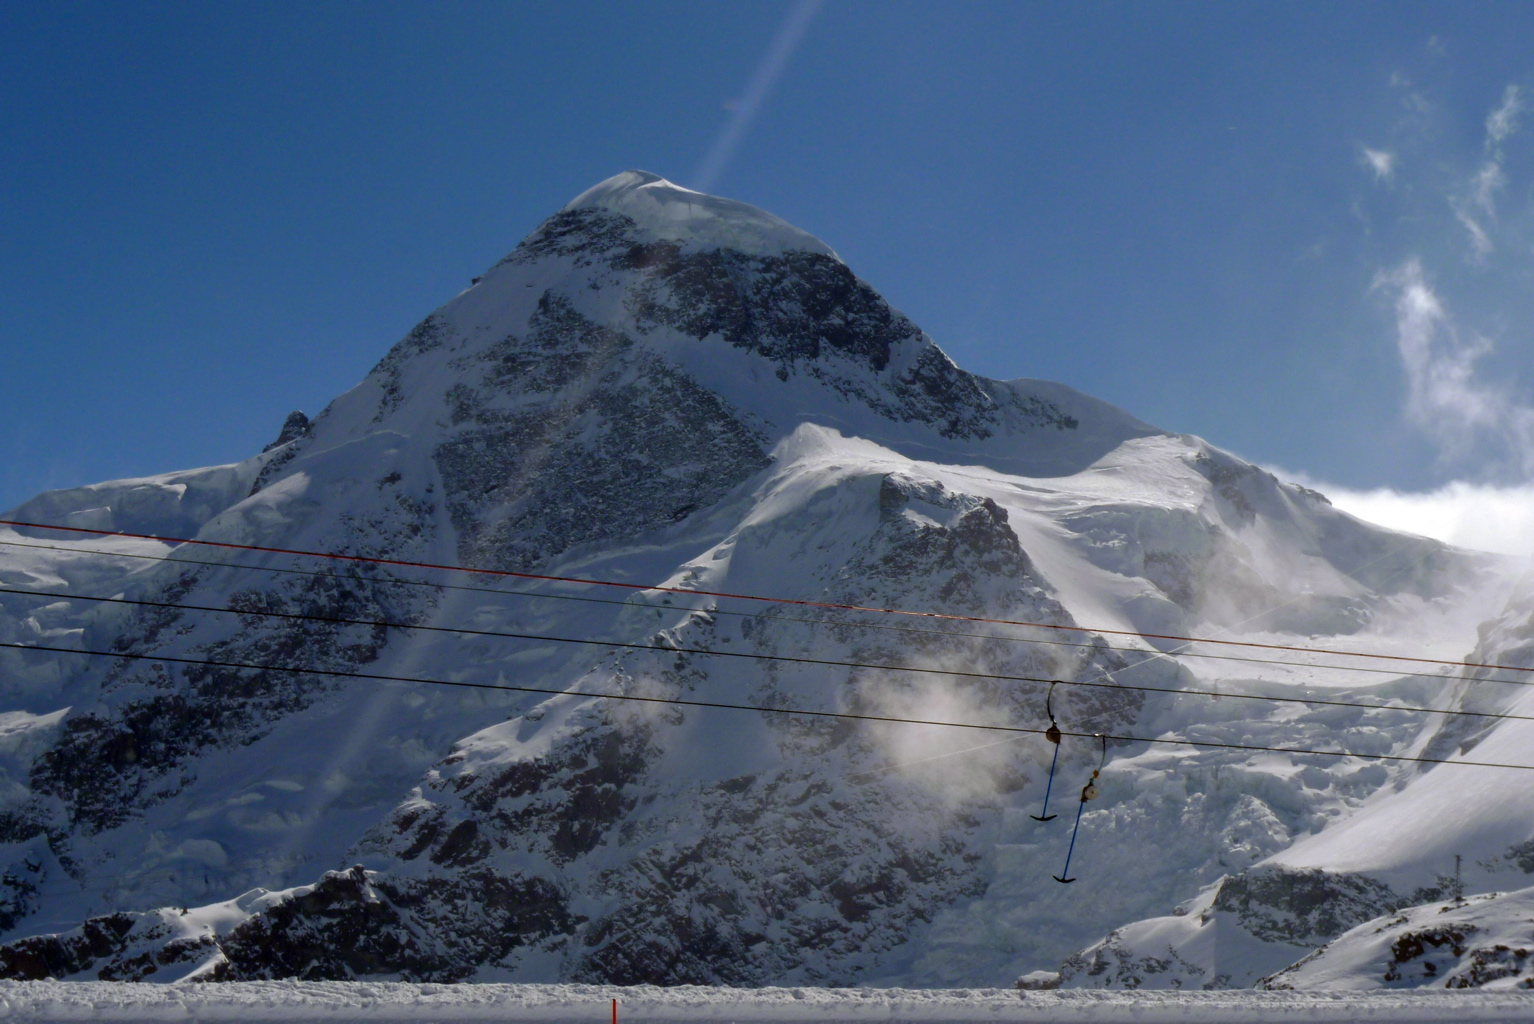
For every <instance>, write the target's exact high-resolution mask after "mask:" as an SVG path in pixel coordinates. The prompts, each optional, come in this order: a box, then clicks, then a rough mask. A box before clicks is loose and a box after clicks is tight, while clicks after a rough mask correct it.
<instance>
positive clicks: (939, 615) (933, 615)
mask: <svg viewBox="0 0 1534 1024" xmlns="http://www.w3.org/2000/svg"><path fill="white" fill-rule="evenodd" d="M0 526H21V527H27V528H29V529H34V530H58V531H61V532H64V533H88V534H91V535H92V536H98V537H127V538H129V539H132V540H157V541H159V542H161V543H162V544H198V545H201V546H203V547H210V548H226V549H229V550H232V551H259V552H264V553H266V554H272V555H299V556H301V557H305V558H329V559H333V560H335V561H341V562H364V563H367V564H369V565H395V566H400V567H402V568H407V569H442V570H446V571H448V572H465V573H470V574H471V575H482V576H506V577H512V578H515V579H521V580H540V581H542V582H545V583H580V584H584V585H585V586H591V587H619V588H622V589H624V590H654V591H660V592H661V593H667V594H689V595H694V596H699V597H722V598H727V599H730V600H734V601H763V602H767V603H770V604H787V605H797V606H799V607H802V608H828V609H832V610H835V611H844V612H877V613H879V614H882V615H909V616H913V617H916V618H924V619H944V620H947V621H950V622H984V623H988V624H990V625H996V626H1027V627H1031V628H1034V629H1059V630H1069V631H1071V632H1076V633H1098V634H1102V633H1107V634H1112V635H1115V636H1137V637H1140V638H1142V639H1146V640H1176V641H1178V642H1182V643H1190V644H1222V645H1224V646H1228V647H1255V648H1260V649H1262V650H1268V651H1291V652H1295V653H1299V654H1335V655H1337V656H1338V657H1346V658H1378V659H1381V660H1384V661H1409V662H1413V663H1416V664H1422V665H1453V666H1454V667H1456V668H1459V667H1463V668H1488V669H1500V670H1502V671H1505V672H1534V668H1524V667H1523V666H1520V665H1492V664H1486V663H1484V662H1477V661H1449V660H1447V659H1444V658H1414V657H1411V656H1409V655H1405V654H1370V653H1368V652H1366V651H1346V650H1335V649H1333V648H1329V647H1296V646H1290V645H1288V644H1262V643H1257V642H1255V641H1251V640H1214V639H1204V638H1200V637H1196V636H1177V635H1174V634H1170V633H1140V632H1137V631H1135V630H1132V629H1093V628H1091V627H1088V626H1060V625H1055V624H1052V623H1047V622H1023V621H1019V620H1017V619H990V618H986V617H984V616H980V615H950V614H947V613H944V612H912V611H906V610H904V609H901V608H872V607H869V606H867V605H860V604H837V603H834V602H831V601H803V600H799V599H796V598H791V597H761V596H759V595H757V594H733V593H730V592H728V591H721V590H690V589H688V588H686V587H661V586H650V585H648V584H644V583H621V582H619V581H617V580H583V579H579V578H577V577H574V576H548V575H544V574H541V573H533V572H516V571H514V570H511V569H470V568H467V567H465V566H461V565H443V564H441V563H438V562H411V561H406V560H404V559H399V558H375V557H371V556H368V555H342V554H336V553H335V552H330V551H305V550H303V549H301V548H274V547H265V546H263V545H259V544H235V543H232V542H230V541H218V540H196V539H194V538H191V537H161V536H158V535H156V534H153V533H129V532H127V531H125V530H93V529H90V528H88V527H84V526H54V525H52V524H50V523H27V522H21V521H18V520H14V519H0Z"/></svg>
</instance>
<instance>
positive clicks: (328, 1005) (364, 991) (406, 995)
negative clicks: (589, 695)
mask: <svg viewBox="0 0 1534 1024" xmlns="http://www.w3.org/2000/svg"><path fill="white" fill-rule="evenodd" d="M614 999H616V1000H618V1011H619V1019H620V1020H624V1021H630V1020H634V1021H654V1022H661V1021H677V1022H682V1021H717V1020H721V1019H728V1020H733V1021H785V1022H786V1021H932V1022H934V1024H935V1022H954V1024H959V1022H970V1021H1017V1022H1020V1024H1021V1022H1040V1024H1045V1022H1050V1024H1052V1022H1064V1021H1082V1022H1085V1021H1098V1022H1117V1021H1145V1022H1149V1024H1158V1022H1162V1021H1165V1022H1183V1021H1188V1022H1193V1024H1198V1022H1202V1021H1221V1022H1227V1024H1247V1022H1254V1024H1255V1022H1263V1021H1286V1020H1304V1021H1315V1022H1321V1024H1325V1022H1332V1021H1337V1022H1343V1021H1348V1022H1351V1021H1374V1022H1379V1024H1389V1022H1397V1021H1399V1022H1408V1021H1410V1022H1418V1024H1430V1022H1438V1021H1444V1022H1447V1021H1517V1020H1526V1019H1527V1018H1528V1014H1529V1012H1530V1009H1531V1008H1534V995H1530V994H1527V993H1512V992H1452V993H1448V992H1411V993H1400V992H1392V993H1390V995H1389V998H1381V997H1380V996H1379V995H1375V994H1368V993H1326V994H1324V995H1322V994H1310V993H1301V992H1179V993H1132V994H1126V993H1099V992H1043V993H1020V992H1018V991H1016V990H1012V989H960V990H939V991H933V990H921V989H814V988H765V989H727V988H695V987H678V988H653V987H650V986H638V987H615V986H605V985H496V984H488V985H431V984H426V985H420V984H407V983H399V982H301V981H287V982H247V983H232V984H228V985H218V986H208V985H196V986H184V985H173V986H132V985H113V984H107V983H102V982H95V983H59V982H0V1017H9V1018H14V1019H21V1020H29V1021H77V1020H93V1021H100V1020H105V1021H139V1020H167V1019H175V1020H192V1021H264V1020H282V1021H298V1022H303V1021H428V1020H429V1021H442V1020H453V1021H474V1020H496V1021H504V1020H507V1019H516V1020H528V1021H549V1022H554V1021H592V1020H601V1019H607V1015H608V1014H609V1013H610V1012H611V1005H612V1002H611V1001H612V1000H614Z"/></svg>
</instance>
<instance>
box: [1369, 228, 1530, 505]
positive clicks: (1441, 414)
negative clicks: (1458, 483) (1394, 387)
mask: <svg viewBox="0 0 1534 1024" xmlns="http://www.w3.org/2000/svg"><path fill="white" fill-rule="evenodd" d="M1375 287H1376V288H1377V289H1381V290H1383V291H1386V292H1389V293H1391V294H1392V296H1393V300H1394V306H1395V319H1396V347H1397V350H1398V352H1399V354H1400V357H1401V366H1402V368H1403V369H1404V370H1405V372H1406V380H1407V400H1406V414H1407V417H1408V418H1409V419H1410V420H1411V421H1412V422H1413V423H1415V424H1416V425H1417V426H1418V427H1419V428H1421V429H1422V430H1424V431H1425V432H1427V433H1428V435H1429V436H1430V437H1431V438H1432V439H1433V440H1434V442H1435V443H1436V444H1437V445H1438V447H1439V450H1440V451H1441V453H1442V454H1443V455H1444V457H1445V458H1446V459H1449V460H1473V461H1474V462H1475V463H1476V465H1477V467H1483V468H1488V469H1493V470H1501V471H1502V472H1509V471H1511V472H1518V473H1521V474H1522V475H1523V476H1525V477H1529V476H1534V407H1530V406H1529V405H1528V404H1527V403H1526V402H1522V401H1519V400H1518V399H1517V398H1516V397H1515V396H1514V395H1513V394H1512V393H1511V392H1510V391H1509V390H1508V389H1507V388H1506V387H1505V386H1502V385H1500V384H1497V383H1493V382H1490V381H1487V380H1485V379H1483V378H1482V377H1481V376H1480V375H1478V374H1477V372H1476V363H1477V362H1478V361H1479V360H1480V359H1482V358H1483V357H1484V356H1486V355H1488V354H1489V353H1490V352H1491V351H1492V349H1493V347H1494V346H1493V344H1492V342H1491V340H1490V339H1488V338H1485V337H1482V336H1479V335H1476V334H1473V333H1470V332H1465V331H1462V330H1461V329H1460V328H1459V327H1458V326H1457V325H1456V323H1455V321H1454V318H1453V317H1452V316H1451V315H1450V313H1449V310H1448V308H1447V306H1446V305H1445V304H1444V302H1443V300H1442V299H1441V298H1440V297H1439V295H1438V294H1437V292H1435V291H1434V289H1433V286H1432V283H1431V282H1430V281H1429V280H1428V278H1427V275H1426V273H1425V272H1424V271H1423V269H1422V264H1421V263H1420V262H1419V261H1418V260H1416V259H1410V260H1407V261H1406V262H1405V263H1404V264H1402V265H1401V266H1399V267H1397V268H1396V269H1394V270H1392V271H1389V272H1388V273H1382V274H1380V275H1379V276H1378V277H1377V278H1376V279H1375Z"/></svg>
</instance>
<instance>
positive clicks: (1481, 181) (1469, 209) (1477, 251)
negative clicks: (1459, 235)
mask: <svg viewBox="0 0 1534 1024" xmlns="http://www.w3.org/2000/svg"><path fill="white" fill-rule="evenodd" d="M1522 111H1523V94H1522V93H1521V91H1520V90H1519V88H1518V86H1517V85H1509V86H1508V87H1507V88H1506V89H1505V90H1503V93H1502V102H1501V103H1499V104H1498V105H1497V107H1496V108H1495V109H1493V110H1492V112H1491V113H1490V114H1487V115H1486V160H1485V161H1484V162H1483V163H1482V164H1481V166H1480V167H1479V168H1478V169H1477V170H1476V172H1475V174H1473V175H1472V176H1471V178H1470V181H1469V182H1468V184H1467V187H1466V190H1465V193H1464V194H1463V195H1460V196H1455V197H1452V198H1451V199H1450V200H1449V204H1450V206H1451V207H1452V208H1453V210H1454V216H1455V217H1457V218H1458V219H1459V222H1460V224H1462V225H1463V226H1464V228H1465V230H1466V231H1467V232H1469V234H1470V248H1471V252H1472V254H1473V258H1474V259H1475V260H1476V261H1477V262H1484V261H1485V259H1486V257H1487V256H1489V255H1490V254H1491V251H1492V249H1493V248H1494V245H1493V242H1492V238H1491V233H1490V231H1489V228H1490V227H1491V226H1493V225H1495V224H1496V220H1497V194H1498V193H1500V192H1501V191H1503V190H1504V189H1505V188H1506V187H1507V174H1506V172H1505V171H1504V170H1503V161H1504V155H1503V143H1505V142H1506V141H1507V140H1508V139H1509V138H1510V137H1511V136H1512V135H1513V133H1514V132H1516V131H1517V130H1518V115H1519V114H1520V113H1521V112H1522Z"/></svg>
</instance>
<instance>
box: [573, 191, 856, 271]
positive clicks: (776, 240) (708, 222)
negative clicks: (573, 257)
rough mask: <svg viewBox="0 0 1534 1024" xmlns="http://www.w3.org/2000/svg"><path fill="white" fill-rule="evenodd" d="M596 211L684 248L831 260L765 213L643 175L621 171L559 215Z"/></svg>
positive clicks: (822, 247)
mask: <svg viewBox="0 0 1534 1024" xmlns="http://www.w3.org/2000/svg"><path fill="white" fill-rule="evenodd" d="M578 210H601V211H605V212H607V213H614V214H618V215H621V216H624V217H627V218H628V219H629V220H631V221H633V222H634V223H635V225H637V226H638V227H639V229H640V230H641V231H643V232H644V233H646V234H650V235H653V236H654V237H655V238H656V239H666V240H668V241H674V242H677V243H679V244H681V245H682V246H683V247H684V248H688V249H697V250H704V249H734V250H736V251H737V252H743V253H747V254H749V255H753V256H767V255H774V254H777V253H782V252H792V251H803V252H813V253H819V254H821V255H824V256H831V257H835V256H836V253H835V252H833V251H832V249H831V247H830V246H828V245H826V244H825V243H824V242H822V241H821V240H820V239H818V238H816V237H815V236H814V235H811V234H809V233H808V232H806V231H801V230H799V229H798V228H796V227H794V226H793V225H792V224H790V223H788V222H787V221H785V220H783V219H782V218H780V217H775V216H773V215H772V214H770V213H768V212H767V211H766V210H759V209H757V208H756V207H754V206H751V205H749V204H747V203H742V202H737V201H736V200H734V199H724V198H721V197H719V196H711V195H707V194H705V193H703V192H694V191H693V190H692V189H688V188H683V187H682V186H680V185H677V184H674V183H673V182H670V181H667V180H666V179H665V178H662V177H661V176H660V175H658V174H651V173H650V172H648V171H624V172H623V173H621V174H615V175H613V176H612V177H611V178H608V179H607V180H606V181H603V182H600V183H598V184H596V185H593V186H592V187H591V188H589V189H587V190H586V191H584V192H582V193H581V194H580V195H578V196H576V197H575V198H574V199H572V200H571V201H570V202H569V203H567V204H566V205H565V207H564V209H563V210H561V211H560V212H561V213H567V212H574V211H578Z"/></svg>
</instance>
